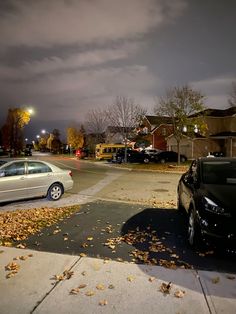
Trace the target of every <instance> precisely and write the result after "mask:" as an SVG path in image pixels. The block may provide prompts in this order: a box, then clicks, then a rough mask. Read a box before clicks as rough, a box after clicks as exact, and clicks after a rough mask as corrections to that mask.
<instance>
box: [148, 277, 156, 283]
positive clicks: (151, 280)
mask: <svg viewBox="0 0 236 314" xmlns="http://www.w3.org/2000/svg"><path fill="white" fill-rule="evenodd" d="M155 279H156V278H155V277H149V278H148V281H150V282H153V281H154V280H155Z"/></svg>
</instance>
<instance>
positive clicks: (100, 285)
mask: <svg viewBox="0 0 236 314" xmlns="http://www.w3.org/2000/svg"><path fill="white" fill-rule="evenodd" d="M96 289H97V290H105V289H106V288H105V286H104V285H103V284H101V283H100V284H98V285H97V286H96Z"/></svg>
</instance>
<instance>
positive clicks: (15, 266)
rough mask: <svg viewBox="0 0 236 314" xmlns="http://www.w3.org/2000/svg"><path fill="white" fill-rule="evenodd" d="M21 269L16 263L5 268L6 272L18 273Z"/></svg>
mask: <svg viewBox="0 0 236 314" xmlns="http://www.w3.org/2000/svg"><path fill="white" fill-rule="evenodd" d="M19 269H20V265H19V264H17V263H14V262H11V263H9V264H7V265H6V266H5V270H15V271H18V270H19Z"/></svg>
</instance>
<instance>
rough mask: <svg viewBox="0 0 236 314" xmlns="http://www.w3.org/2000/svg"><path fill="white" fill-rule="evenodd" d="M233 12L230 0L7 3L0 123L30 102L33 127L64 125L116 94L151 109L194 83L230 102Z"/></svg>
mask: <svg viewBox="0 0 236 314" xmlns="http://www.w3.org/2000/svg"><path fill="white" fill-rule="evenodd" d="M235 11H236V3H235V1H232V0H228V1H227V2H223V1H220V0H205V1H197V0H188V1H187V0H175V1H172V0H145V1H143V0H120V1H116V0H114V1H113V0H91V1H88V0H80V1H78V0H67V1H66V0H51V1H48V0H40V1H31V0H6V1H4V0H3V1H0V96H1V97H0V106H1V116H0V122H1V121H3V120H4V119H5V115H6V112H7V109H8V108H9V107H18V106H21V105H31V106H33V107H34V108H35V112H36V113H35V116H34V118H33V119H32V121H31V123H32V124H31V127H30V128H28V130H31V131H32V130H33V128H35V132H36V133H37V129H38V126H39V125H41V122H42V121H44V122H45V123H46V124H48V125H50V123H51V124H53V125H54V123H58V124H60V125H61V127H62V128H65V125H66V123H67V122H66V121H68V123H69V122H70V121H71V120H77V121H83V119H84V117H85V116H86V113H87V111H88V110H89V109H92V108H98V107H99V108H102V107H106V106H107V105H108V104H110V103H111V102H112V101H113V100H114V98H115V97H116V96H117V95H125V96H128V97H132V98H134V99H135V100H136V101H137V102H138V103H140V104H141V105H143V106H144V107H146V108H148V110H149V113H152V109H153V106H154V99H156V96H161V95H163V94H164V93H165V90H166V88H169V87H172V86H173V85H182V84H186V83H188V84H191V85H192V86H193V87H195V88H197V89H199V90H201V91H202V92H203V93H204V94H205V95H206V96H207V105H208V106H209V107H216V108H221V107H226V106H227V97H228V93H229V91H230V87H231V82H232V81H234V80H236V66H235V65H236V63H235V55H236V42H235V40H234V29H235V26H236V25H235ZM44 128H45V127H44ZM58 128H60V126H59V125H58Z"/></svg>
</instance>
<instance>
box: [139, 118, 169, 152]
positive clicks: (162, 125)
mask: <svg viewBox="0 0 236 314" xmlns="http://www.w3.org/2000/svg"><path fill="white" fill-rule="evenodd" d="M137 132H138V134H139V135H140V136H143V138H145V140H146V142H148V143H149V145H150V146H152V147H153V148H157V149H160V150H166V149H167V142H166V138H167V137H168V136H169V135H170V134H172V132H173V127H172V124H171V119H170V118H169V117H160V116H151V115H145V116H144V117H143V119H142V123H141V124H140V127H139V128H138V130H137Z"/></svg>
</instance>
